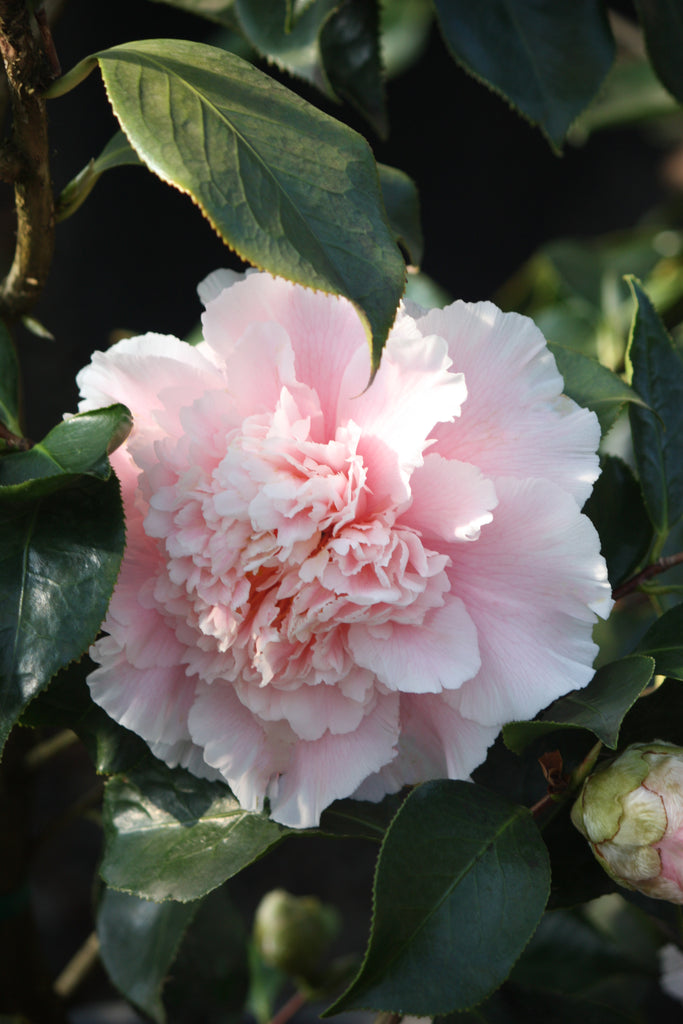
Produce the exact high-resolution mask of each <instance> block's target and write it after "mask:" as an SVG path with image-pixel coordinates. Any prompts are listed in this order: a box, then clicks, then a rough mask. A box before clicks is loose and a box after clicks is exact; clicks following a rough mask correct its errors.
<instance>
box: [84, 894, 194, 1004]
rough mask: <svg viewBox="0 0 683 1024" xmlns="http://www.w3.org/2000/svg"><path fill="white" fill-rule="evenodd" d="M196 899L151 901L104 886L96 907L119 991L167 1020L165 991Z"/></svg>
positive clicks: (104, 954)
mask: <svg viewBox="0 0 683 1024" xmlns="http://www.w3.org/2000/svg"><path fill="white" fill-rule="evenodd" d="M197 909H198V904H197V903H174V902H172V901H170V900H169V901H168V902H166V903H151V902H148V901H147V900H141V899H139V898H138V897H137V896H130V895H129V894H128V893H124V892H114V890H112V889H105V890H104V893H103V894H102V898H101V900H100V904H99V907H98V910H97V937H98V939H99V942H100V956H101V957H102V963H103V964H104V966H105V967H106V969H107V973H108V975H109V977H110V978H111V980H112V981H113V983H114V985H115V986H116V988H117V989H118V990H119V992H120V993H121V994H122V995H123V996H125V997H126V999H128V1000H130V1002H131V1003H134V1005H135V1006H137V1007H138V1008H139V1009H141V1010H142V1011H143V1012H144V1013H146V1014H148V1015H149V1016H150V1017H151V1018H152V1020H154V1021H157V1022H158V1024H163V1022H164V1021H165V1020H166V1013H165V1011H164V1007H163V1004H162V1002H161V990H162V988H163V987H164V983H165V981H166V978H167V977H168V972H169V968H170V966H171V964H172V963H173V960H174V959H175V956H176V953H177V952H178V947H179V945H180V943H181V940H182V938H183V935H184V934H185V930H186V929H187V927H188V925H189V923H190V921H191V920H192V918H193V917H194V915H195V914H196V912H197Z"/></svg>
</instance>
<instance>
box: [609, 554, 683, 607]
mask: <svg viewBox="0 0 683 1024" xmlns="http://www.w3.org/2000/svg"><path fill="white" fill-rule="evenodd" d="M681 564H683V551H678V552H677V553H676V554H675V555H665V556H664V558H658V559H657V561H656V562H653V563H652V565H648V566H646V567H645V568H644V569H643V570H642V571H641V572H639V573H637V574H636V575H635V576H632V577H631V579H629V580H626V581H625V582H624V583H621V584H620V585H619V586H618V587H615V588H614V590H613V591H612V597H613V598H614V600H615V601H618V600H619V599H620V598H622V597H626V595H627V594H632V593H633V591H634V590H637V589H638V587H639V586H640V585H641V583H644V582H645V581H646V580H649V579H651V578H652V577H653V576H658V575H659V574H660V573H662V572H666V571H667V569H673V567H674V566H675V565H681Z"/></svg>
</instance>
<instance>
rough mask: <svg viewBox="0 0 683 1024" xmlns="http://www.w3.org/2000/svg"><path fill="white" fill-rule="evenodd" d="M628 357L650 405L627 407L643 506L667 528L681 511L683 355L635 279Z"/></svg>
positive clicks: (637, 386) (635, 380) (657, 526)
mask: <svg viewBox="0 0 683 1024" xmlns="http://www.w3.org/2000/svg"><path fill="white" fill-rule="evenodd" d="M628 281H629V285H630V287H631V291H632V293H633V298H634V301H635V304H636V309H635V313H634V316H633V324H632V326H631V340H630V346H629V357H630V360H631V364H632V366H633V386H634V388H635V389H636V390H637V392H638V394H639V395H640V396H641V397H642V399H643V400H644V401H645V402H646V403H647V405H648V406H649V409H642V408H639V407H638V406H635V405H632V406H631V407H630V409H629V415H630V419H631V432H632V435H633V447H634V453H635V459H636V465H637V467H638V475H639V477H640V486H641V488H642V490H643V497H644V499H645V506H646V508H647V511H648V514H649V516H650V519H651V520H652V523H653V525H654V526H655V529H657V530H658V531H659V532H660V533H661V534H663V535H664V534H666V533H668V532H669V530H670V529H671V527H672V526H674V525H675V524H676V523H677V522H678V520H679V519H680V518H681V516H682V515H683V360H681V357H680V355H679V353H678V352H677V351H676V349H675V348H674V346H673V343H672V341H671V338H670V337H669V335H668V334H667V332H666V330H665V329H664V325H663V324H662V322H661V320H660V319H659V317H658V316H657V314H656V312H655V310H654V308H653V306H652V303H651V302H650V300H649V299H648V297H647V295H646V294H645V292H644V291H643V289H642V286H641V284H640V282H639V281H637V280H636V279H635V278H633V277H631V278H629V279H628Z"/></svg>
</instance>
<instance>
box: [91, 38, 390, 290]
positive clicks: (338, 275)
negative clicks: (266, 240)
mask: <svg viewBox="0 0 683 1024" xmlns="http://www.w3.org/2000/svg"><path fill="white" fill-rule="evenodd" d="M128 52H133V51H128ZM134 52H135V53H136V54H139V55H140V56H142V57H143V59H144V61H146V62H147V63H148V65H149V66H150V67H151V68H152V69H153V70H157V71H158V72H161V73H162V74H164V75H167V76H169V77H171V76H172V77H174V78H175V79H177V81H178V82H180V83H181V85H182V86H184V87H185V88H186V89H187V90H188V92H189V93H190V94H192V95H194V96H196V98H197V100H198V102H199V103H200V104H202V103H203V104H205V105H206V106H207V107H208V108H209V109H210V110H212V111H213V112H214V113H215V115H216V117H217V118H218V119H219V120H221V121H222V122H223V123H224V124H225V125H226V127H227V128H228V130H229V131H230V132H232V134H233V135H234V137H235V138H236V140H237V141H238V143H239V144H241V145H242V146H244V148H245V149H246V150H248V151H249V152H251V153H252V154H253V156H254V158H255V159H256V161H257V163H258V165H259V166H260V167H261V168H262V170H263V173H264V174H265V176H266V177H268V178H270V179H271V181H273V182H274V183H275V185H276V186H277V189H278V191H279V192H280V193H281V195H282V196H283V197H284V199H285V200H286V202H287V204H288V206H289V207H290V208H291V210H293V212H294V214H295V216H296V217H297V219H298V220H299V221H300V223H301V224H303V226H304V228H305V230H306V232H307V233H308V235H309V236H310V238H312V239H313V241H314V243H315V245H316V247H317V248H318V249H319V250H320V251H321V253H322V256H323V259H324V261H325V264H326V266H327V267H329V268H330V270H331V274H329V272H328V275H329V276H330V283H332V282H334V281H335V280H341V283H342V286H343V288H344V292H343V294H344V295H345V297H346V298H349V293H350V289H349V288H348V285H347V282H346V278H345V275H344V274H343V272H341V271H340V270H339V268H337V267H336V266H334V265H333V264H332V263H331V262H330V260H329V257H328V256H327V252H326V249H325V245H324V243H323V242H322V241H321V239H320V237H319V236H318V234H317V233H316V232H315V230H314V229H313V227H312V226H311V224H310V223H309V221H308V220H307V219H306V217H305V216H304V214H303V212H302V211H301V210H300V209H299V207H298V206H297V205H296V203H295V202H294V200H293V199H292V198H291V196H290V195H289V192H288V191H287V189H286V188H285V186H284V185H283V184H282V182H281V181H280V179H279V178H278V177H277V175H276V174H275V172H274V171H273V170H271V168H270V167H269V165H268V163H267V162H266V161H265V160H264V158H263V157H262V156H261V154H260V152H259V151H258V150H257V149H256V148H255V146H254V145H253V144H252V143H251V142H249V140H248V139H247V138H246V137H245V136H244V135H243V134H242V132H241V131H239V129H238V128H237V127H236V126H235V125H234V124H233V122H231V121H230V119H229V116H228V115H227V114H226V113H224V112H223V111H222V110H221V109H220V108H219V107H217V106H216V105H215V104H214V103H213V102H212V101H211V100H210V99H209V97H208V96H207V95H206V94H205V93H204V92H202V91H201V90H200V89H198V88H197V87H196V86H194V85H192V83H191V82H189V81H188V80H187V79H186V78H183V77H182V75H181V74H180V73H179V72H177V71H175V70H173V69H172V68H170V67H167V66H166V65H165V64H164V63H163V60H161V59H154V58H153V57H151V56H150V55H149V54H148V53H146V52H145V51H144V50H137V51H134ZM103 56H105V55H103V54H100V55H99V56H98V58H97V59H98V61H100V62H101V61H102V58H103ZM109 59H114V60H115V59H116V58H115V57H114V58H109ZM105 60H106V57H105ZM121 63H129V62H128V61H122V62H121ZM249 114H250V116H254V117H258V116H259V115H258V113H252V112H251V111H249ZM262 120H266V119H265V118H262ZM269 123H272V124H275V123H276V122H269ZM204 138H205V136H204V135H203V139H204ZM133 148H135V147H133ZM143 159H144V158H143ZM157 173H158V172H157ZM200 205H201V207H202V210H203V211H204V214H205V216H206V217H207V218H208V219H209V220H210V221H211V223H212V224H213V218H212V217H211V215H210V214H209V212H208V210H207V209H206V208H205V206H204V203H200ZM250 210H251V206H250ZM214 227H215V228H216V230H219V229H218V227H217V225H215V224H214ZM220 233H221V234H222V232H220ZM284 237H286V236H284ZM364 262H366V263H368V264H369V265H373V264H372V261H371V260H369V259H367V258H365V259H364Z"/></svg>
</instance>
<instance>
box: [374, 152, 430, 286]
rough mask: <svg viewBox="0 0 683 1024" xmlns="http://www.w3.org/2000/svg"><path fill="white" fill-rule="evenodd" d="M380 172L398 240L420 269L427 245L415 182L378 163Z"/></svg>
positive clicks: (382, 187)
mask: <svg viewBox="0 0 683 1024" xmlns="http://www.w3.org/2000/svg"><path fill="white" fill-rule="evenodd" d="M377 170H378V171H379V183H380V186H381V189H382V199H383V200H384V208H385V209H386V211H387V217H388V218H389V225H390V227H391V230H392V232H393V234H394V238H395V239H396V241H397V242H399V243H400V244H401V245H402V246H403V248H404V249H405V251H406V252H407V253H408V255H409V257H410V262H411V263H412V264H413V266H415V267H419V266H420V264H421V263H422V250H423V244H424V243H423V238H422V225H421V224H420V198H419V196H418V193H417V189H416V187H415V183H414V182H413V180H412V179H411V178H409V177H408V175H407V174H404V173H403V171H399V170H397V169H396V168H395V167H387V165H386V164H378V165H377Z"/></svg>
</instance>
